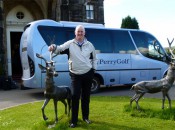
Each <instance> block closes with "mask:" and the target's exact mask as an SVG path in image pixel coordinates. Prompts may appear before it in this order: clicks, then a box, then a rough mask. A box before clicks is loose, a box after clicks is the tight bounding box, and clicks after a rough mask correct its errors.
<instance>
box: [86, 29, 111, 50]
mask: <svg viewBox="0 0 175 130" xmlns="http://www.w3.org/2000/svg"><path fill="white" fill-rule="evenodd" d="M86 37H87V39H88V40H89V41H90V42H91V43H92V44H93V45H94V47H95V49H96V50H99V51H100V52H101V53H111V52H113V46H112V41H111V34H110V31H109V30H102V29H98V30H97V29H86Z"/></svg>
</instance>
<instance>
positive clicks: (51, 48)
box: [48, 44, 56, 52]
mask: <svg viewBox="0 0 175 130" xmlns="http://www.w3.org/2000/svg"><path fill="white" fill-rule="evenodd" d="M55 49H56V45H55V44H52V45H50V46H49V47H48V51H53V52H54V51H55Z"/></svg>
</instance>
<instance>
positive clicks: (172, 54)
mask: <svg viewBox="0 0 175 130" xmlns="http://www.w3.org/2000/svg"><path fill="white" fill-rule="evenodd" d="M167 40H168V44H169V51H170V53H171V56H172V59H175V55H174V53H173V51H174V49H172V47H171V45H172V43H173V41H174V38H173V40H172V41H171V42H170V41H169V39H168V38H167Z"/></svg>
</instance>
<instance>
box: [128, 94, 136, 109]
mask: <svg viewBox="0 0 175 130" xmlns="http://www.w3.org/2000/svg"><path fill="white" fill-rule="evenodd" d="M136 97H137V94H134V96H133V97H132V98H131V99H130V106H132V102H133V101H134V100H135V98H136Z"/></svg>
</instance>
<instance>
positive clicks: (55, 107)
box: [53, 100, 58, 123]
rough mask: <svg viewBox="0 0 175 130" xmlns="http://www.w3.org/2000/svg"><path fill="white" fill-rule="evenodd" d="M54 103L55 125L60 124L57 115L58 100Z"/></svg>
mask: <svg viewBox="0 0 175 130" xmlns="http://www.w3.org/2000/svg"><path fill="white" fill-rule="evenodd" d="M53 102H54V109H55V123H57V122H58V114H57V100H53Z"/></svg>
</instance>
